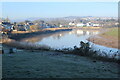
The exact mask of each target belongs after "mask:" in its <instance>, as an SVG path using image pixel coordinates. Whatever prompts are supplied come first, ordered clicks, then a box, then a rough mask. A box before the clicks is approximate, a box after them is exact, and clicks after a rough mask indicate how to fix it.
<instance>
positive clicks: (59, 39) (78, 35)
mask: <svg viewBox="0 0 120 80" xmlns="http://www.w3.org/2000/svg"><path fill="white" fill-rule="evenodd" d="M98 33H99V31H95V30H89V31H87V30H84V31H83V30H72V31H65V32H59V33H52V34H49V35H48V36H47V37H46V36H45V37H43V38H41V37H39V38H38V37H37V42H36V44H42V45H47V46H50V47H51V48H55V49H58V48H59V49H62V48H73V47H74V46H75V45H76V46H79V43H80V41H84V42H87V40H86V39H87V38H88V37H90V36H91V35H96V34H98ZM45 35H46V34H45ZM38 40H39V41H38Z"/></svg>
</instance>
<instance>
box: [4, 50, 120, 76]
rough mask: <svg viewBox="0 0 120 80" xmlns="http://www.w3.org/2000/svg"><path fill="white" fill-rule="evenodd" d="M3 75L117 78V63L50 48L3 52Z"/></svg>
mask: <svg viewBox="0 0 120 80" xmlns="http://www.w3.org/2000/svg"><path fill="white" fill-rule="evenodd" d="M2 58H3V69H2V70H3V78H118V77H119V76H118V70H119V69H118V67H120V65H118V64H117V63H113V62H102V61H97V60H91V59H89V58H86V57H81V56H76V55H70V54H62V53H60V52H48V51H39V52H37V51H35V52H34V51H33V52H31V51H23V50H17V52H16V53H15V54H7V53H6V54H3V55H2Z"/></svg>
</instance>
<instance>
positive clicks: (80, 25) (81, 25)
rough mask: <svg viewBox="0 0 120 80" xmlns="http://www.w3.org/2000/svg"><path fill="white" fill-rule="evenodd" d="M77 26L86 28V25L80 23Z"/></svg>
mask: <svg viewBox="0 0 120 80" xmlns="http://www.w3.org/2000/svg"><path fill="white" fill-rule="evenodd" d="M76 26H77V27H83V26H85V24H83V23H78V24H76Z"/></svg>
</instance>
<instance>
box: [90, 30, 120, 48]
mask: <svg viewBox="0 0 120 80" xmlns="http://www.w3.org/2000/svg"><path fill="white" fill-rule="evenodd" d="M88 41H91V42H93V43H95V44H99V45H103V46H107V47H111V48H117V49H120V47H119V45H118V44H120V41H119V36H118V28H111V29H109V30H108V31H106V32H104V33H102V34H99V35H97V36H92V37H90V38H89V39H88Z"/></svg>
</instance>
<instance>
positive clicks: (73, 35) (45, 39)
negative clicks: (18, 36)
mask: <svg viewBox="0 0 120 80" xmlns="http://www.w3.org/2000/svg"><path fill="white" fill-rule="evenodd" d="M99 33H100V31H99V30H80V29H73V30H72V31H62V32H56V33H50V34H43V35H40V36H37V37H33V38H31V39H29V40H31V41H30V42H33V43H35V44H37V45H38V44H39V45H46V46H49V47H51V48H54V49H63V48H71V49H73V48H74V46H77V47H80V41H83V42H88V41H87V39H88V38H89V37H91V36H95V35H97V34H99ZM90 45H91V48H92V49H94V50H96V51H99V52H100V53H107V54H109V55H111V54H114V53H115V54H116V53H117V54H118V49H116V48H109V47H105V46H101V45H97V44H94V43H92V42H90ZM111 56H112V55H111Z"/></svg>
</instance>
